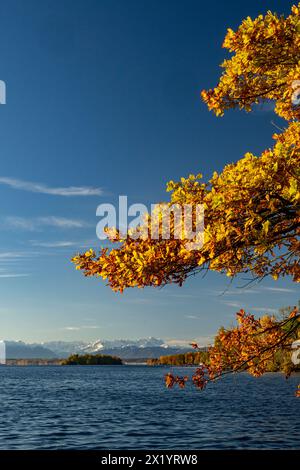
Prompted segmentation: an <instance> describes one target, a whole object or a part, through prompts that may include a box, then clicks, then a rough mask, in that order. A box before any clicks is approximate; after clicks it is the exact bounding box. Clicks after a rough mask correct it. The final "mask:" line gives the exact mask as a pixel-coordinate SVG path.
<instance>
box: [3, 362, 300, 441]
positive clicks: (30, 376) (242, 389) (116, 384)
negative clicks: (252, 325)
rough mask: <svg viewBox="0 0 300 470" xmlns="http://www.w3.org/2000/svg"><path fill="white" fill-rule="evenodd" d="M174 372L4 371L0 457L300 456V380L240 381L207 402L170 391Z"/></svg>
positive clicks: (215, 390)
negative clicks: (206, 452)
mask: <svg viewBox="0 0 300 470" xmlns="http://www.w3.org/2000/svg"><path fill="white" fill-rule="evenodd" d="M167 370H168V369H162V368H152V367H146V366H102V367H101V366H98V367H97V366H96V367H93V366H81V367H80V366H73V367H72V366H69V367H59V366H58V367H50V366H48V367H47V366H46V367H42V366H38V367H13V366H9V367H1V368H0V402H1V411H0V449H74V448H76V449H247V448H250V449H270V448H273V449H285V448H297V449H299V448H300V399H299V398H298V399H297V398H295V397H294V391H295V389H296V386H297V384H298V383H299V382H300V376H299V374H298V376H295V377H292V378H290V379H289V380H288V381H286V380H285V379H284V378H283V377H282V376H281V375H279V374H267V375H266V376H264V377H262V378H259V379H254V378H252V377H250V376H248V375H246V374H243V375H239V376H235V377H233V376H231V377H226V378H224V379H223V380H222V381H219V382H217V383H215V384H211V385H210V386H209V387H208V389H207V390H206V391H204V392H199V391H197V390H195V389H193V388H190V387H189V388H187V389H186V390H179V389H173V390H167V389H165V388H164V385H163V374H164V373H165V372H166V371H167ZM176 370H178V372H179V373H182V370H181V369H179V368H178V369H177V368H176ZM184 372H185V373H186V369H185V371H184Z"/></svg>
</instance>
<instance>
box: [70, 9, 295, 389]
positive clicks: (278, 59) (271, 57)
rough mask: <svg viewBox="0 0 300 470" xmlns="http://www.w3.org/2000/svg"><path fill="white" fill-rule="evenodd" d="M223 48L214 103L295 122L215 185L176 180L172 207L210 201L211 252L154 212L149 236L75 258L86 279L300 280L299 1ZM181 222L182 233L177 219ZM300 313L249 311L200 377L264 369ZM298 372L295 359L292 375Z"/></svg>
mask: <svg viewBox="0 0 300 470" xmlns="http://www.w3.org/2000/svg"><path fill="white" fill-rule="evenodd" d="M223 47H224V48H226V49H227V50H228V51H229V52H230V53H231V57H230V58H228V59H226V60H224V62H223V63H222V64H221V67H222V68H223V72H222V74H221V77H220V81H219V84H218V85H217V86H216V87H215V88H214V89H211V90H208V91H203V92H202V98H203V100H204V102H205V103H206V104H207V106H208V108H209V109H210V110H212V111H213V112H214V113H215V114H216V115H217V116H222V115H223V114H224V112H225V111H227V110H228V109H231V108H239V109H241V110H245V111H247V112H250V111H251V110H252V108H253V105H255V104H258V103H259V102H261V101H262V100H271V101H272V102H274V106H275V109H274V110H275V113H276V114H277V115H278V116H280V117H281V118H283V119H284V120H285V121H286V125H285V128H284V129H283V130H282V132H280V133H279V132H277V133H276V134H274V136H273V138H274V145H273V147H271V148H267V149H266V150H264V151H263V152H262V153H261V155H259V156H256V155H253V154H252V153H246V155H245V156H244V157H243V158H241V159H240V160H239V161H237V162H236V163H230V164H228V165H226V166H225V168H224V169H223V171H222V172H220V173H217V172H215V173H214V174H213V176H212V177H211V179H210V180H209V181H207V182H205V181H203V180H202V175H201V174H198V175H189V176H188V177H187V178H181V180H180V181H179V182H173V181H171V182H169V183H168V185H167V190H168V191H169V192H170V193H171V197H170V201H169V202H168V203H167V205H168V207H170V208H172V206H175V205H179V206H182V207H183V206H184V205H185V204H192V205H198V204H202V205H203V207H204V210H205V230H204V244H203V247H202V248H201V249H199V250H189V249H188V244H189V242H190V240H189V239H187V238H185V233H184V231H183V233H182V236H181V237H180V238H179V239H178V238H177V237H172V236H171V237H170V238H169V239H164V238H163V237H158V238H155V239H153V238H152V237H151V233H150V232H149V230H148V231H147V228H148V227H149V222H151V215H149V216H148V218H147V219H146V220H145V227H143V231H142V232H141V233H143V236H140V237H139V236H137V235H138V233H133V232H131V233H129V234H128V236H127V237H125V238H124V237H122V236H121V234H120V233H119V232H118V231H117V230H114V231H112V232H111V241H112V242H116V243H117V247H116V248H114V249H111V250H108V249H103V250H101V251H100V253H99V254H96V253H95V252H94V251H93V250H89V251H87V252H86V253H82V254H78V255H77V256H75V257H74V258H73V262H74V264H75V265H76V268H77V269H79V270H81V271H83V273H84V275H85V276H99V277H102V278H103V279H105V280H107V282H108V285H109V286H110V287H111V288H112V289H113V290H115V291H120V292H122V291H123V290H124V289H125V288H128V287H144V286H155V287H157V286H163V285H166V284H169V283H175V284H179V285H182V284H183V282H184V281H185V280H186V279H187V278H188V277H189V276H191V275H194V274H197V273H199V272H201V271H204V272H205V271H207V270H211V271H217V272H221V273H225V274H226V275H227V276H229V277H230V278H233V277H234V276H236V275H238V274H240V273H248V274H249V275H251V279H252V280H259V279H262V278H264V277H265V276H271V277H273V279H274V280H277V279H278V278H280V277H284V276H289V277H290V278H291V279H292V280H293V281H294V282H295V283H299V282H300V265H299V254H300V241H299V233H300V122H299V117H300V81H299V79H300V4H299V5H298V6H296V5H294V6H292V9H291V13H290V15H288V16H287V17H284V16H278V15H277V14H275V13H272V12H267V14H266V15H265V16H263V15H259V16H258V17H257V18H255V19H254V20H253V19H251V18H249V17H248V18H246V19H245V20H244V21H243V22H242V23H241V25H240V26H239V27H238V29H237V30H236V31H233V30H232V29H228V32H227V34H226V37H225V40H224V43H223ZM185 216H186V215H185ZM191 217H193V215H191ZM193 223H194V222H193V220H192V224H193ZM145 228H146V230H145ZM171 229H172V230H173V235H174V229H175V224H174V223H173V224H172V226H171ZM136 230H137V232H139V230H140V228H137V229H136ZM172 230H171V235H172ZM145 234H146V235H145ZM262 313H263V312H262ZM299 320H300V314H299V309H298V308H297V307H292V308H290V309H289V311H288V312H286V315H285V317H284V318H283V319H280V320H279V319H277V318H275V317H273V316H263V317H261V318H255V317H254V316H253V315H251V314H250V313H246V312H245V311H244V310H241V311H240V312H238V314H237V326H235V327H233V328H231V329H228V330H225V329H221V330H220V331H219V333H218V335H217V337H216V339H215V344H214V346H213V347H212V348H211V349H210V351H209V361H208V364H206V365H205V366H203V367H201V368H198V369H197V371H196V373H195V374H194V376H193V377H192V381H193V383H194V384H195V385H196V386H197V387H199V388H204V387H205V385H206V383H207V382H208V381H209V380H214V379H215V378H217V377H219V376H220V375H222V373H224V370H227V369H228V368H230V370H234V371H238V370H245V369H247V370H248V371H249V372H250V373H251V374H253V375H255V376H258V375H261V374H263V373H264V372H265V371H266V370H267V364H268V362H269V361H270V360H273V359H274V358H275V355H276V354H279V352H280V351H286V350H289V351H290V350H291V345H292V343H293V342H294V341H295V339H298V338H299V335H300V333H299V332H300V322H299ZM290 370H291V368H290V366H287V367H286V373H287V375H288V374H289V373H290ZM185 382H186V378H181V377H174V376H173V375H172V374H168V375H167V377H166V384H167V386H172V385H173V384H174V383H178V384H179V385H180V386H183V385H184V384H185ZM297 394H298V395H299V396H300V390H299V391H298V392H297Z"/></svg>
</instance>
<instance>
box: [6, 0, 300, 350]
mask: <svg viewBox="0 0 300 470" xmlns="http://www.w3.org/2000/svg"><path fill="white" fill-rule="evenodd" d="M291 4H292V3H291V2H289V1H265V2H263V3H262V2H261V1H258V0H255V1H254V0H253V1H251V2H240V1H232V0H231V1H230V0H229V1H226V2H224V1H216V2H201V1H199V0H195V1H194V0H185V1H183V0H182V1H174V0H172V1H171V0H169V1H165V0H151V1H150V0H148V1H140V0H127V1H124V0H109V1H108V0H88V1H83V0H80V1H79V0H77V1H68V0H64V1H58V0H56V1H54V0H51V1H46V0H44V1H43V2H41V1H38V0H34V1H33V0H27V1H26V2H24V1H22V0H18V1H17V0H9V1H8V0H3V1H2V2H1V4H0V17H1V29H0V57H1V68H0V71H1V72H0V74H1V76H0V79H1V80H4V81H5V82H6V85H7V104H6V105H3V106H0V132H1V141H0V142H1V143H0V147H1V167H0V201H1V210H0V228H1V232H0V236H1V248H0V296H1V304H0V331H1V337H2V338H3V339H23V340H25V341H42V340H50V339H65V340H74V339H84V340H93V339H96V338H120V337H123V338H124V337H127V338H137V337H144V336H150V335H152V336H157V337H163V338H174V339H182V340H184V339H195V338H198V337H200V338H201V337H205V336H209V335H213V334H214V333H215V331H216V329H217V328H218V327H219V326H220V325H221V324H224V325H229V324H230V323H231V322H232V320H233V317H234V313H235V312H236V310H237V309H238V308H239V307H240V306H244V307H245V308H246V309H254V310H253V312H255V313H263V312H264V311H266V312H269V311H273V309H277V308H278V307H280V306H282V305H286V304H292V305H294V304H295V303H296V301H297V299H298V297H299V295H298V293H297V289H296V287H295V286H294V285H292V283H291V282H290V281H289V280H285V281H284V282H283V281H280V282H277V283H275V282H273V281H272V280H266V281H264V282H263V283H262V284H260V285H259V286H255V287H252V288H251V290H249V289H246V290H243V291H242V290H241V289H239V288H237V287H236V286H241V285H242V284H243V281H238V282H236V283H235V284H234V285H233V286H230V289H229V291H227V292H226V294H224V295H220V293H221V292H222V291H224V290H225V289H226V288H228V287H229V286H228V279H227V278H226V277H223V276H221V275H217V274H210V275H208V276H207V277H206V278H205V279H201V278H200V277H198V278H195V279H192V280H189V281H188V282H187V283H186V285H185V286H184V287H183V288H181V289H180V288H176V287H170V288H169V287H168V288H166V289H163V290H151V289H145V290H137V291H135V290H131V291H128V292H125V294H123V295H118V294H114V293H112V292H111V291H110V289H109V288H108V287H106V286H105V284H104V283H103V282H101V281H99V280H96V279H85V278H83V277H82V276H81V274H80V273H78V272H76V271H75V270H74V267H73V265H72V264H71V263H70V261H69V259H70V257H71V256H72V254H73V253H75V252H76V251H78V250H81V249H83V247H84V246H85V245H91V246H96V245H97V239H96V235H95V227H96V223H97V218H96V216H95V211H96V207H97V205H98V204H100V203H101V202H111V203H115V202H116V200H117V197H118V195H119V194H127V195H128V197H129V201H130V203H135V202H141V203H146V204H150V203H152V202H153V203H155V202H158V201H160V200H163V199H164V197H165V183H166V181H168V180H170V179H174V180H176V179H178V178H180V177H181V176H184V175H187V174H189V173H192V172H194V173H198V172H200V171H201V172H202V173H203V174H204V175H205V177H209V175H210V174H211V173H212V171H213V170H221V168H222V167H223V166H224V164H225V163H228V162H233V161H236V160H237V159H239V158H240V157H241V156H242V155H243V154H244V153H245V152H246V151H252V152H254V153H259V152H261V151H262V150H263V149H264V148H265V147H267V146H269V145H271V142H272V139H271V135H272V133H273V132H274V130H275V128H274V126H273V125H272V124H271V121H272V120H274V121H275V122H276V123H277V124H279V125H281V122H280V121H279V120H278V118H276V116H274V115H273V114H272V112H271V111H270V110H269V109H268V107H265V108H259V109H257V110H256V111H255V112H254V113H252V114H248V115H247V114H245V113H239V112H230V113H228V114H227V115H226V116H225V117H224V118H222V119H220V118H216V117H214V116H213V115H212V114H211V113H209V112H208V110H207V108H206V107H205V105H204V104H203V103H202V102H201V100H200V96H199V93H200V91H201V89H203V88H207V87H212V86H214V85H215V84H216V82H217V78H218V76H219V73H220V69H219V68H218V64H219V63H220V62H221V61H222V60H223V58H224V53H225V51H224V50H223V49H222V48H221V44H222V40H223V37H224V35H225V33H226V29H227V27H232V28H236V27H237V26H238V24H239V23H240V21H241V20H242V19H243V18H244V17H246V16H248V15H250V16H252V17H254V16H256V15H257V14H259V13H261V12H263V11H267V10H268V9H271V10H275V11H278V12H280V13H287V12H288V11H289V9H290V6H291ZM5 178H6V179H5ZM7 178H9V179H7ZM28 182H31V183H34V184H33V185H30V184H27V183H28ZM36 184H40V185H41V186H38V187H37V186H36ZM73 186H76V187H88V188H101V189H102V191H103V194H102V195H94V196H92V195H90V196H86V195H78V196H73V197H70V196H69V197H67V196H65V195H64V190H61V189H60V190H55V188H69V187H73ZM53 188H54V189H53ZM82 192H84V191H82ZM53 193H55V194H53ZM260 309H261V311H260Z"/></svg>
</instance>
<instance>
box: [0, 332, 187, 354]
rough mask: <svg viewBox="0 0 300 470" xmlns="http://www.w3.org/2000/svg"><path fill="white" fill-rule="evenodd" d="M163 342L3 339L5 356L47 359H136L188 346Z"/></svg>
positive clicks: (172, 351) (183, 348) (182, 349)
mask: <svg viewBox="0 0 300 470" xmlns="http://www.w3.org/2000/svg"><path fill="white" fill-rule="evenodd" d="M170 343H171V344H168V343H166V342H165V341H163V340H162V339H159V338H153V337H149V338H141V339H137V340H127V339H116V340H96V341H93V342H90V343H88V342H84V341H48V342H45V343H32V344H28V343H24V342H23V341H5V344H6V356H7V358H8V359H32V358H39V359H50V358H65V357H68V356H69V355H70V354H75V353H77V354H97V353H100V354H111V355H115V356H119V357H121V358H124V359H129V358H130V359H139V358H145V359H146V358H149V357H158V356H162V355H167V354H176V353H180V352H183V351H187V350H190V349H191V348H190V346H188V345H182V344H178V345H177V344H176V343H175V342H174V341H170Z"/></svg>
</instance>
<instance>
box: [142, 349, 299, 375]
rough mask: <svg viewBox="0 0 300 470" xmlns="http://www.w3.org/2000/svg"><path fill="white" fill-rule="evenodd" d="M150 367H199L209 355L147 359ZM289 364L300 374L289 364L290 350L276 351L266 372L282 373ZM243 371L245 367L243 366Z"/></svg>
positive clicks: (198, 354)
mask: <svg viewBox="0 0 300 470" xmlns="http://www.w3.org/2000/svg"><path fill="white" fill-rule="evenodd" d="M147 364H148V365H150V366H199V365H200V364H209V353H208V352H207V351H197V352H187V353H184V354H174V355H170V356H161V357H159V358H158V359H148V361H147ZM287 364H289V365H290V366H291V367H292V371H293V372H300V364H299V365H294V364H292V363H291V353H290V350H286V351H283V350H280V351H277V352H276V353H275V355H274V358H273V359H270V361H269V363H268V366H267V372H283V371H284V370H285V368H286V366H287ZM245 370H247V367H246V366H245Z"/></svg>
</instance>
